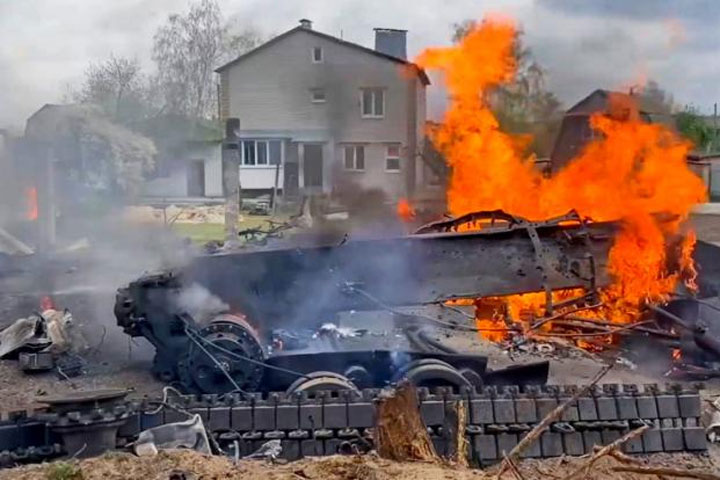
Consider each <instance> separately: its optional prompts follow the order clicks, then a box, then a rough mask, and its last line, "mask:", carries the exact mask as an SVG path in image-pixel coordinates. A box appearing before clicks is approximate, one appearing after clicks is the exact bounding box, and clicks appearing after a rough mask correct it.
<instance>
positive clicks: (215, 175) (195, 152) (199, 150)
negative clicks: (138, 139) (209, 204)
mask: <svg viewBox="0 0 720 480" xmlns="http://www.w3.org/2000/svg"><path fill="white" fill-rule="evenodd" d="M221 155H222V150H221V145H220V143H213V144H197V145H190V146H188V147H187V148H186V150H185V151H184V154H183V157H182V158H178V159H177V160H176V161H175V163H176V164H175V165H174V168H172V169H171V170H170V173H169V175H167V176H165V177H158V178H154V179H152V180H148V181H147V182H145V187H144V194H145V196H148V197H170V198H174V197H186V196H187V195H188V188H187V181H188V178H187V176H188V173H187V169H188V162H190V161H192V160H203V161H204V162H205V196H206V197H222V195H223V190H222V157H221Z"/></svg>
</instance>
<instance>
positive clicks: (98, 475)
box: [0, 451, 720, 480]
mask: <svg viewBox="0 0 720 480" xmlns="http://www.w3.org/2000/svg"><path fill="white" fill-rule="evenodd" d="M586 460H587V459H586V458H556V459H550V460H543V461H539V460H526V461H523V462H520V463H519V465H518V467H519V470H520V473H521V475H522V478H523V479H526V480H533V479H548V478H552V479H554V478H563V477H565V476H567V475H569V474H571V473H572V472H573V471H574V470H575V469H576V468H578V466H580V465H582V464H583V463H584V462H585V461H586ZM638 462H640V464H641V465H643V466H654V467H668V468H676V469H684V470H690V471H694V472H706V473H717V472H718V471H720V470H718V468H717V464H716V463H715V462H714V461H713V460H712V459H711V458H710V457H709V456H705V457H700V456H694V455H687V454H673V455H669V454H662V455H653V456H652V457H648V458H639V459H638ZM621 465H622V464H621V463H620V462H618V461H616V460H614V459H613V458H609V457H605V458H603V459H600V460H599V461H598V462H597V463H596V464H595V465H594V466H593V468H592V469H591V470H590V472H589V475H588V476H587V477H585V478H588V479H598V480H599V479H620V478H623V479H631V480H632V479H637V480H640V479H647V478H651V477H648V476H647V475H638V474H628V473H618V472H614V471H613V468H614V467H618V466H621ZM495 473H496V472H495V469H488V470H487V471H481V470H472V469H466V468H460V467H454V466H449V465H442V464H428V463H400V462H390V461H387V460H384V459H381V458H378V457H377V456H375V455H374V454H369V455H366V456H362V457H360V456H347V457H343V456H332V457H322V458H306V459H304V460H300V461H297V462H292V463H288V464H284V465H277V464H269V463H266V462H265V461H240V462H238V463H237V464H235V463H233V462H232V461H231V460H230V459H228V458H225V457H210V456H205V455H202V454H199V453H196V452H192V451H166V452H161V453H160V454H158V455H157V456H156V457H145V458H138V457H134V456H132V455H130V454H124V453H113V454H107V455H105V456H103V457H99V458H94V459H89V460H83V461H80V462H77V461H75V462H72V463H65V462H54V463H50V464H46V465H33V466H27V467H21V468H16V469H13V470H6V471H0V479H2V480H48V479H49V480H60V479H63V480H96V479H97V480H116V479H117V480H119V479H140V478H142V479H147V480H151V479H153V480H154V479H158V480H159V479H163V480H164V479H185V480H191V479H234V480H251V479H259V478H264V479H267V480H298V479H308V480H310V479H318V480H320V479H321V480H391V479H392V480H441V479H442V480H445V479H448V480H451V479H455V480H469V479H489V478H495ZM61 475H62V476H61ZM501 478H516V477H515V476H514V475H513V474H512V473H509V472H508V473H506V474H505V475H503V476H502V477H501Z"/></svg>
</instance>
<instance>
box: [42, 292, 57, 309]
mask: <svg viewBox="0 0 720 480" xmlns="http://www.w3.org/2000/svg"><path fill="white" fill-rule="evenodd" d="M54 309H55V302H53V299H52V297H50V296H49V295H45V296H44V297H42V298H41V299H40V311H42V312H44V311H46V310H54Z"/></svg>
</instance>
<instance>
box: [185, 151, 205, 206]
mask: <svg viewBox="0 0 720 480" xmlns="http://www.w3.org/2000/svg"><path fill="white" fill-rule="evenodd" d="M187 194H188V196H189V197H204V196H205V161H204V160H191V161H190V162H188V166H187Z"/></svg>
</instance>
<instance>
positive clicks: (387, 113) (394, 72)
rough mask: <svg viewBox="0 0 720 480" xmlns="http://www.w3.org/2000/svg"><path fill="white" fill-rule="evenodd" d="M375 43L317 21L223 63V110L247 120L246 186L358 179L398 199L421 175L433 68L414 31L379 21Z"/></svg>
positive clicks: (308, 186)
mask: <svg viewBox="0 0 720 480" xmlns="http://www.w3.org/2000/svg"><path fill="white" fill-rule="evenodd" d="M375 34H376V47H375V49H370V48H366V47H363V46H360V45H357V44H354V43H350V42H347V41H344V40H342V39H339V38H336V37H333V36H330V35H327V34H324V33H320V32H317V31H315V30H313V29H312V24H311V22H310V21H308V20H301V24H300V26H298V27H296V28H294V29H292V30H289V31H287V32H285V33H283V34H281V35H279V36H277V37H275V38H273V39H271V40H270V41H268V42H266V43H265V44H263V45H261V46H259V47H258V48H256V49H254V50H252V51H250V52H248V53H246V54H244V55H242V56H240V57H238V58H237V59H235V60H233V61H232V62H230V63H228V64H226V65H223V66H221V67H220V68H218V69H217V70H216V71H217V72H218V73H219V75H220V102H219V103H220V116H221V118H222V119H225V118H230V117H237V118H239V119H240V138H241V140H242V144H241V147H240V156H241V160H240V165H241V166H240V182H241V185H242V188H243V191H248V190H249V191H258V192H265V191H269V190H272V189H273V188H274V187H275V186H276V185H277V187H278V188H279V189H281V190H282V191H283V194H284V195H285V196H286V197H289V198H292V197H293V196H296V195H303V194H316V193H336V192H337V191H338V189H342V188H345V187H344V186H347V185H348V184H349V183H350V184H353V185H354V186H356V187H360V188H361V189H381V190H382V191H383V192H384V193H385V194H386V196H387V197H388V199H389V200H392V199H396V198H398V197H401V196H408V195H411V194H412V192H413V190H414V189H415V186H416V185H417V184H418V183H420V182H422V178H421V177H422V174H423V170H424V169H422V168H421V161H420V160H419V156H420V153H421V148H422V144H423V138H424V128H425V89H426V87H427V85H428V84H429V81H428V78H427V76H426V74H425V72H424V71H422V70H421V69H419V68H418V67H417V66H416V65H414V64H412V63H410V62H408V61H407V60H406V58H405V55H406V53H405V52H406V44H405V41H406V40H405V38H406V32H405V31H403V30H393V29H376V30H375Z"/></svg>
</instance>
